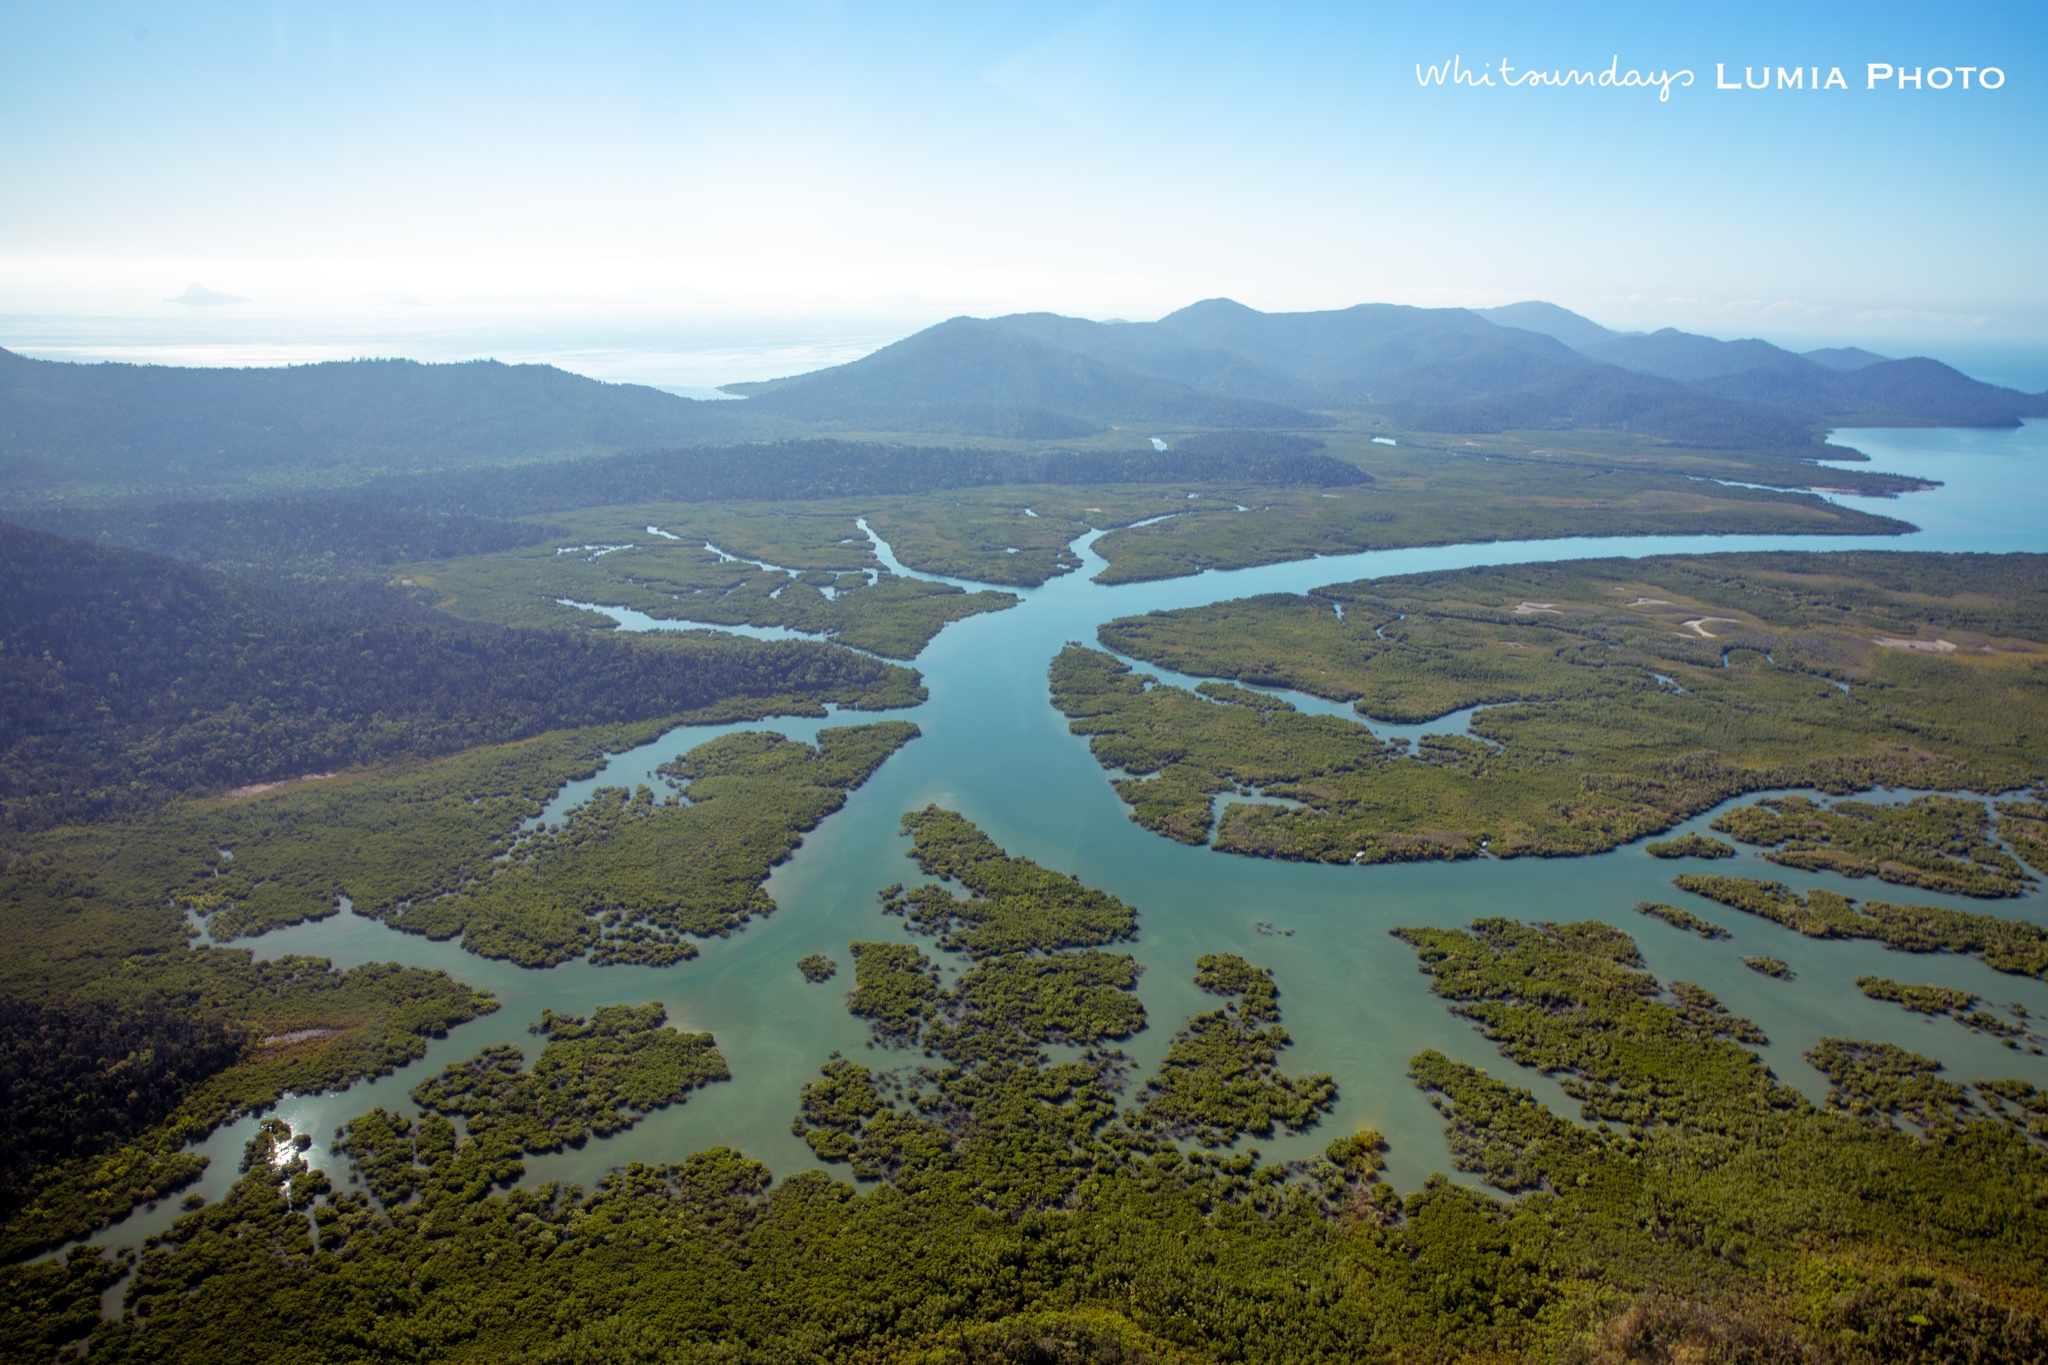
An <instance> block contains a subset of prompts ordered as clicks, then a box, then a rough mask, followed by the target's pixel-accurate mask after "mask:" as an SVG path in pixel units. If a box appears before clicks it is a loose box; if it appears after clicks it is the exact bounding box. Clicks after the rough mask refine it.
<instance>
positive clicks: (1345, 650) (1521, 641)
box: [1051, 552, 2048, 885]
mask: <svg viewBox="0 0 2048 1365" xmlns="http://www.w3.org/2000/svg"><path fill="white" fill-rule="evenodd" d="M2044 585H2048V558H2044V557H2042V556H2026V555H1997V556H1993V555H1934V554H1884V553H1869V552H1850V553H1844V554H1840V555H1811V554H1743V555H1707V556H1699V557H1688V558H1665V559H1648V560H1582V561H1573V562H1566V563H1559V564H1532V565H1514V566H1507V567H1495V568H1481V569H1467V570H1457V571H1452V572H1445V573H1436V574H1418V575H1411V576H1405V577H1400V578H1389V579H1379V580H1371V581H1367V582H1359V583H1350V584H1340V585H1335V586H1332V587H1327V588H1322V589H1318V590H1317V592H1316V593H1315V594H1314V595H1313V596H1308V597H1292V596H1271V597H1258V598H1250V599H1245V600H1242V601H1236V602H1224V603H1218V604H1215V605H1212V606H1206V607H1197V608H1188V609H1184V610H1178V611H1166V612H1153V613H1150V614H1148V615H1145V616H1139V617H1126V618H1123V619H1121V620H1117V621H1112V622H1110V623H1109V624H1107V625H1105V626H1104V627H1102V629H1101V631H1100V637H1101V640H1102V642H1103V644H1105V645H1106V646H1108V647H1109V648H1110V649H1113V650H1116V651H1117V652H1119V653H1121V654H1124V655H1129V656H1134V657H1136V658H1139V659H1142V660H1146V661H1150V662H1153V663H1157V664H1159V665H1161V666H1163V667H1168V668H1172V669H1175V670H1178V671H1181V672H1185V673H1192V674H1196V675H1207V676H1209V677H1212V678H1216V679H1218V680H1219V681H1216V682H1210V683H1204V684H1202V685H1201V687H1200V689H1199V692H1198V693H1191V692H1189V691H1187V690H1186V689H1183V688H1178V687H1168V686H1165V685H1161V684H1154V683H1153V682H1152V681H1151V680H1150V679H1147V678H1144V677H1142V676H1141V675H1137V674H1134V673H1133V672H1131V671H1130V670H1129V669H1127V668H1124V667H1123V666H1122V665H1121V664H1120V663H1119V662H1118V661H1117V660H1116V659H1114V658H1112V657H1110V656H1109V655H1105V654H1100V653H1097V652H1095V651H1092V650H1087V649H1084V648H1082V647H1080V646H1078V645H1076V646H1070V647H1069V648H1068V649H1067V650H1065V651H1064V652H1062V654H1061V655H1060V656H1059V657H1058V658H1057V659H1055V661H1054V663H1053V666H1052V673H1051V686H1052V695H1053V701H1054V704H1055V705H1056V706H1058V707H1059V709H1060V710H1061V711H1063V712H1064V713H1065V714H1066V715H1067V717H1068V719H1069V721H1070V723H1071V725H1072V727H1073V729H1074V730H1075V731H1076V732H1077V733H1081V734H1086V735H1088V736H1090V748H1091V750H1092V751H1093V752H1094V753H1095V755H1096V757H1097V759H1098V761H1100V762H1101V763H1102V764H1103V765H1104V766H1105V767H1110V768H1114V769H1119V770H1121V772H1122V774H1123V775H1122V776H1120V777H1118V778H1116V779H1115V781H1116V785H1117V789H1118V792H1119V794H1121V795H1122V796H1123V798H1124V800H1125V801H1126V802H1127V803H1129V804H1130V805H1131V807H1132V818H1133V819H1135V820H1137V821H1138V822H1139V823H1141V824H1143V825H1145V826H1146V827H1147V828H1149V829H1153V830H1155V831H1157V832H1160V833H1163V834H1167V835H1168V836H1169V837H1172V838H1176V839H1180V840H1183V841H1184V842H1190V843H1199V842H1203V841H1205V840H1206V841H1211V842H1213V843H1214V844H1215V846H1216V847H1218V848H1221V849H1226V850H1229V851H1232V852H1240V853H1249V854H1254V855H1258V856H1268V857H1283V858H1301V859H1309V860H1315V861H1323V862H1337V861H1347V860H1348V861H1362V862H1377V861H1387V860H1396V859H1412V858H1440V857H1470V856H1474V855H1476V854H1477V853H1479V852H1480V851H1481V850H1482V849H1485V850H1487V851H1490V852H1492V853H1494V854H1496V855H1498V856H1504V857H1512V856H1517V855H1523V854H1540V855H1546V856H1555V855H1564V854H1580V853H1594V852H1600V851H1603V850H1605V849H1609V848H1613V847H1616V846H1617V845H1619V844H1622V843H1625V842H1629V841H1631V840H1634V839H1638V838H1642V837H1644V836H1647V835H1653V834H1657V833H1659V832H1661V831H1664V830H1668V829H1670V828H1671V827H1672V826H1674V825H1676V824H1678V823H1679V822H1680V821H1682V820H1685V819H1687V818H1689V817H1691V816H1694V815H1697V814H1700V813H1702V812H1704V811H1707V810H1709V809H1711V808H1712V807H1714V806H1715V805H1718V804H1720V803H1721V802H1723V801H1726V800H1727V799H1729V798H1730V797H1733V796H1739V795H1742V794H1744V793H1746V792H1753V791H1757V790H1760V789H1768V788H1772V787H1779V788H1784V787H1811V788H1817V789H1819V790H1822V791H1825V792H1829V793H1832V794H1838V795H1839V794H1847V793H1849V792H1853V791H1857V790H1862V789H1867V788H1870V787H1873V786H1879V785H1884V786H1893V787H1921V788H1928V787H1932V788H1943V789H1951V790H1973V791H1986V792H1996V791H2005V790H2010V789H2012V788H2014V787H2018V786H2025V785H2029V784H2031V783H2033V782H2034V781H2036V780H2037V779H2038V777H2039V776H2040V775H2041V774H2042V773H2043V772H2044V771H2048V686H2044V680H2048V644H2044V643H2042V642H2044V641H2048V586H2044ZM1267 686H1280V687H1287V688H1292V689H1296V690H1299V691H1303V692H1307V693H1310V694H1312V695H1315V696H1319V697H1325V698H1328V699H1331V700H1336V701H1349V702H1351V703H1352V704H1353V705H1354V707H1355V708H1356V709H1357V710H1358V712H1359V713H1360V714H1361V715H1363V716H1366V717H1371V718H1382V719H1385V720H1388V721H1395V722H1400V723H1403V724H1419V723H1426V722H1427V721H1429V720H1430V719H1432V718H1435V717H1440V716H1443V715H1445V714H1447V713H1449V712H1452V711H1456V710H1459V709H1461V708H1467V707H1473V706H1482V707H1488V708H1490V709H1486V710H1482V711H1480V712H1479V713H1478V714H1477V715H1476V716H1475V717H1473V719H1472V721H1471V731H1472V735H1473V736H1474V737H1473V738H1469V739H1468V738H1465V737H1462V736H1439V737H1432V738H1430V739H1428V740H1426V741H1425V742H1424V743H1422V744H1420V745H1418V746H1416V748H1415V749H1414V750H1413V751H1412V752H1404V751H1402V750H1400V749H1398V748H1393V747H1389V746H1384V745H1381V744H1379V743H1378V742H1377V741H1375V740H1374V739H1373V737H1372V736H1371V735H1370V734H1369V733H1367V732H1366V730H1365V729H1364V728H1363V727H1359V726H1350V727H1347V726H1346V725H1345V724H1344V723H1343V722H1341V721H1339V720H1336V719H1335V718H1331V717H1323V716H1306V715H1303V714H1301V713H1300V712H1298V711H1296V710H1295V709H1294V708H1292V707H1289V706H1288V705H1287V704H1286V703H1285V702H1283V701H1280V700H1278V699H1276V698H1274V697H1271V696H1269V695H1266V694H1264V693H1260V692H1255V691H1251V690H1249V689H1250V688H1253V687H1267ZM1507 703H1514V704H1513V705H1508V704H1507ZM1253 790H1256V791H1259V792H1263V793H1266V794H1267V795H1269V796H1273V797H1278V798H1282V799H1283V800H1284V802H1286V803H1287V804H1279V803H1275V802H1270V801H1269V802H1262V803H1258V804H1249V803H1227V804H1225V805H1224V809H1223V811H1222V814H1221V817H1220V818H1218V819H1216V820H1215V821H1214V822H1213V828H1212V821H1211V818H1210V810H1211V807H1212V805H1213V804H1215V798H1216V797H1218V796H1223V797H1225V798H1226V802H1227V798H1228V797H1229V796H1230V795H1232V794H1237V793H1249V792H1251V791H1253ZM1945 809H1946V807H1944V806H1941V804H1940V803H1939V802H1935V803H1931V804H1930V806H1928V807H1923V808H1922V813H1916V814H1914V815H1912V816H1907V817H1899V818H1900V819H1901V820H1917V819H1920V818H1923V814H1924V813H1925V812H1928V811H1933V810H1945ZM1848 818H1849V817H1844V819H1845V821H1846V820H1847V819H1848ZM1887 818H1889V817H1887ZM1943 818H1946V817H1943ZM1937 823H1938V821H1937ZM1885 828H1886V829H1888V830H1894V832H1893V833H1891V834H1887V835H1886V836H1884V839H1883V840H1882V841H1881V842H1883V843H1884V844H1885V846H1886V849H1887V850H1888V851H1887V853H1886V857H1885V858H1883V859H1878V860H1876V861H1875V862H1873V867H1875V866H1877V865H1878V863H1882V862H1886V861H1889V862H1893V863H1898V865H1899V866H1901V867H1904V866H1906V863H1905V862H1904V861H1903V860H1901V859H1900V858H1898V857H1894V856H1892V855H1893V854H1894V853H1897V852H1898V851H1899V847H1898V840H1899V837H1901V836H1900V835H1899V834H1898V833H1897V831H1899V830H1903V829H1904V825H1903V824H1902V825H1899V826H1897V827H1894V826H1891V825H1886V826H1885ZM1915 837H1918V836H1915ZM1964 842H1965V843H1966V844H1967V845H1968V846H1969V847H1971V848H1975V847H1978V846H1979V845H1982V844H1983V831H1982V830H1981V829H1979V830H1978V831H1977V833H1975V834H1969V835H1967V837H1966V838H1965V839H1964ZM1922 872H1923V873H1925V875H1927V876H1930V877H1932V876H1937V875H1938V876H1940V877H1944V878H1952V879H1957V884H1959V885H1962V884H1973V883H1972V879H1973V878H1978V877H1980V876H1984V875H1991V874H1994V873H1995V874H1996V875H1998V876H2000V877H2003V878H2004V879H2005V884H2006V885H2019V884H2021V883H2019V882H2017V881H2015V880H2014V879H2013V875H2008V874H2014V875H2016V876H2017V877H2024V876H2025V875H2026V874H2025V872H2024V870H2023V869H2021V868H2019V866H2018V865H2017V864H2016V863H2014V862H2013V861H2012V859H2011V858H2010V857H2009V856H2007V855H2006V854H2004V853H2003V852H2001V851H1999V850H1997V849H1995V848H1991V847H1989V846H1988V845H1984V846H1983V853H1982V855H1981V857H1979V860H1978V862H1976V863H1967V862H1966V861H1959V855H1957V854H1954V853H1943V854H1941V855H1940V856H1939V858H1937V859H1936V860H1935V861H1933V862H1930V863H1928V864H1927V866H1926V867H1924V868H1923V869H1922ZM1902 875H1903V874H1902ZM1987 884H1988V883H1987Z"/></svg>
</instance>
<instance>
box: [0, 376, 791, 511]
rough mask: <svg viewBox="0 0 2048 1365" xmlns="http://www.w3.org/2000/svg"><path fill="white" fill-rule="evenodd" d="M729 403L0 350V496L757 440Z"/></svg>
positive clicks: (635, 391)
mask: <svg viewBox="0 0 2048 1365" xmlns="http://www.w3.org/2000/svg"><path fill="white" fill-rule="evenodd" d="M744 406H745V405H743V404H739V403H722V402H698V401H693V400H691V399H687V398H679V397H677V396H675V395H674V394H669V393H664V392H662V391H660V390H658V389H651V388H644V387H642V386H640V385H635V384H605V383H600V382H599V381H597V380H595V379H586V378H584V377H582V376H581V375H575V374H570V373H568V372H567V371H565V370H559V369H556V368H554V367H553V366H550V365H503V364H500V363H498V362H497V361H493V360H482V361H474V362H470V363H467V364H459V365H423V364H420V363H418V362H416V361H410V360H356V361H336V362H328V363H323V364H317V365H293V366H287V367H280V368H252V369H199V368H185V367H176V366H162V365H123V364H99V365H80V364H70V363H65V362H62V361H50V360H30V359H28V358H27V357H25V356H20V355H16V354H14V353H13V352H11V351H6V350H0V497H6V498H10V499H18V498H21V497H23V496H27V495H32V494H34V493H36V492H38V491H41V490H45V489H48V488H50V487H53V486H67V487H73V488H78V487H94V486H119V487H122V488H126V489H130V490H146V489H151V488H163V489H170V490H175V491H178V492H181V493H185V494H190V493H191V492H194V491H201V490H205V489H208V488H212V487H226V486H231V485H235V484H239V483H242V482H244V481H246V480H251V479H254V480H257V481H262V480H264V479H270V480H276V481H282V482H297V481H302V480H307V479H311V480H316V481H317V480H322V479H331V478H332V477H333V476H335V475H337V474H339V475H342V476H345V477H350V478H360V477H363V476H365V475H367V474H369V473H371V472H375V471H377V470H396V471H412V470H435V469H449V468H458V467H462V466H466V465H471V464H477V463H493V464H500V463H504V462H506V461H509V460H526V459H539V458H545V457H548V456H559V455H575V454H587V453H594V452H600V451H613V450H620V449H645V448H647V447H650V446H664V445H668V446H673V445H698V444H704V443H707V442H716V441H725V440H732V439H735V438H739V437H746V436H753V435H758V434H761V427H762V425H763V424H762V421H761V418H760V415H759V414H756V413H751V412H741V411H736V409H740V408H743V407H744Z"/></svg>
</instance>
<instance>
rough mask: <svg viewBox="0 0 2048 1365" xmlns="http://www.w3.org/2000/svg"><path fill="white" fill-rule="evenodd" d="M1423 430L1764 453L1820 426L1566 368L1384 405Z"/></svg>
mask: <svg viewBox="0 0 2048 1365" xmlns="http://www.w3.org/2000/svg"><path fill="white" fill-rule="evenodd" d="M1387 406H1388V411H1389V412H1391V413H1392V414H1393V415H1394V417H1395V418H1396V419H1397V420H1399V421H1401V422H1403V423H1405V424H1406V425H1408V426H1412V427H1415V428H1417V429H1419V430H1422V431H1469V432H1503V431H1517V430H1527V431H1576V430H1582V429H1587V428H1591V429H1594V430H1600V431H1620V432H1627V433H1629V434H1630V435H1633V436H1646V437H1652V438H1655V439H1658V440H1662V441H1669V442H1672V443H1673V444H1676V445H1681V446H1702V447H1713V448H1720V449H1727V450H1768V449H1772V448H1774V447H1778V448H1783V447H1795V446H1803V445H1812V444H1816V443H1817V442H1818V440H1819V437H1820V436H1821V434H1822V428H1821V427H1820V426H1818V425H1815V424H1813V423H1811V422H1809V421H1807V420H1805V419H1803V418H1801V417H1798V416H1795V415H1793V414H1790V413H1787V412H1783V411H1780V410H1778V409H1777V408H1774V407H1771V406H1767V405H1765V404H1762V403H1745V402H1738V401H1734V400H1729V399H1723V398H1718V397H1714V396H1711V395H1708V394H1703V393H1700V392H1698V391H1697V390H1696V389H1693V388H1691V387H1688V386H1687V385H1684V384H1680V383H1678V382H1677V381H1676V380H1670V379H1659V378H1656V377H1655V376H1653V375H1641V374H1631V373H1630V372H1628V371H1627V370H1622V369H1617V368H1616V367H1614V366H1612V365H1592V366H1586V367H1584V368H1578V369H1563V370H1560V371H1559V372H1558V373H1555V374H1551V375H1547V376H1545V377H1543V378H1541V379H1537V380H1535V381H1533V382H1531V383H1529V384H1526V385H1523V386H1521V387H1519V388H1516V389H1512V390H1509V391H1505V392H1501V393H1493V394H1485V395H1482V396H1476V397H1466V396H1463V395H1460V394H1456V393H1454V392H1451V391H1448V390H1446V389H1443V388H1430V389H1427V390H1424V391H1423V392H1421V393H1418V394H1416V395H1414V396H1404V397H1401V398H1399V399H1396V400H1395V401H1393V402H1391V403H1389V404H1388V405H1387Z"/></svg>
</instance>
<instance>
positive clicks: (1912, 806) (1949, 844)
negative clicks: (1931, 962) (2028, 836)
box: [1714, 796, 2034, 896]
mask: <svg viewBox="0 0 2048 1365" xmlns="http://www.w3.org/2000/svg"><path fill="white" fill-rule="evenodd" d="M1714 828H1715V829H1718V830H1720V831H1722V832H1723V833H1724V834H1732V835H1733V836H1735V837H1736V838H1737V839H1740V840H1741V841H1742V842H1743V843H1745V844H1755V845H1758V846H1759V847H1762V848H1765V849H1767V850H1769V851H1768V852H1766V853H1765V854H1764V857H1766V858H1768V859H1769V860H1770V861H1772V862H1774V863H1778V864H1780V865H1782V866H1785V867H1796V868H1800V869H1801V870H1803V871H1807V872H1837V873H1840V874H1841V875H1842V876H1845V877H1870V876H1875V877H1877V878H1878V879H1879V880H1881V881H1887V882H1892V883H1895V884H1897V885H1899V886H1916V887H1919V888H1920V889H1921V890H1923V891H1945V892H1947V893H1948V894H1950V895H1954V896H2019V895H2024V894H2026V892H2027V890H2028V888H2030V887H2031V886H2032V885H2033V883H2034V879H2033V878H2032V877H2031V876H2029V875H2027V870H2026V869H2025V868H2024V867H2022V866H2020V863H2019V860H2018V859H2016V858H2014V857H2013V856H2012V855H2011V854H2010V853H2007V852H2006V851H2005V850H2003V849H2001V848H1999V847H1998V846H1997V845H1995V844H1994V843H1992V832H1991V812H1990V811H1989V810H1987V809H1985V807H1984V803H1983V802H1981V801H1966V800H1963V799H1961V798H1959V797H1953V796H1918V797H1915V798H1914V799H1913V800H1911V801H1908V802H1905V803H1904V804H1903V805H1879V804H1876V803H1873V802H1869V801H1837V802H1835V803H1834V804H1833V805H1832V806H1824V805H1821V804H1820V803H1819V802H1817V801H1814V800H1812V799H1810V798H1808V797H1804V796H1778V797H1771V798H1768V799H1766V800H1763V801H1759V802H1757V803H1756V804H1755V805H1753V806H1744V807H1742V808H1740V809H1737V810H1731V811H1729V812H1728V813H1727V814H1725V815H1722V816H1721V817H1719V818H1718V819H1716V820H1715V821H1714Z"/></svg>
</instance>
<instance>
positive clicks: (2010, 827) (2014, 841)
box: [1998, 801, 2048, 872]
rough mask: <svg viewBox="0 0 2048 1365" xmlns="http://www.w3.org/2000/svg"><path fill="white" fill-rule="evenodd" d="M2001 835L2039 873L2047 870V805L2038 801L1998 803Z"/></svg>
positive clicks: (1999, 832)
mask: <svg viewBox="0 0 2048 1365" xmlns="http://www.w3.org/2000/svg"><path fill="white" fill-rule="evenodd" d="M1998 837H1999V838H2001V839H2003V840H2005V842H2006V843H2008V844H2010V845H2012V850H2013V852H2015V853H2017V854H2019V855H2020V857H2021V858H2023V859H2025V860H2026V863H2027V866H2029V867H2031V868H2033V869H2034V870H2035V871H2036V872H2048V806H2044V805H2042V804H2041V803H2040V802H2039V801H2001V802H1999V803H1998Z"/></svg>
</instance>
